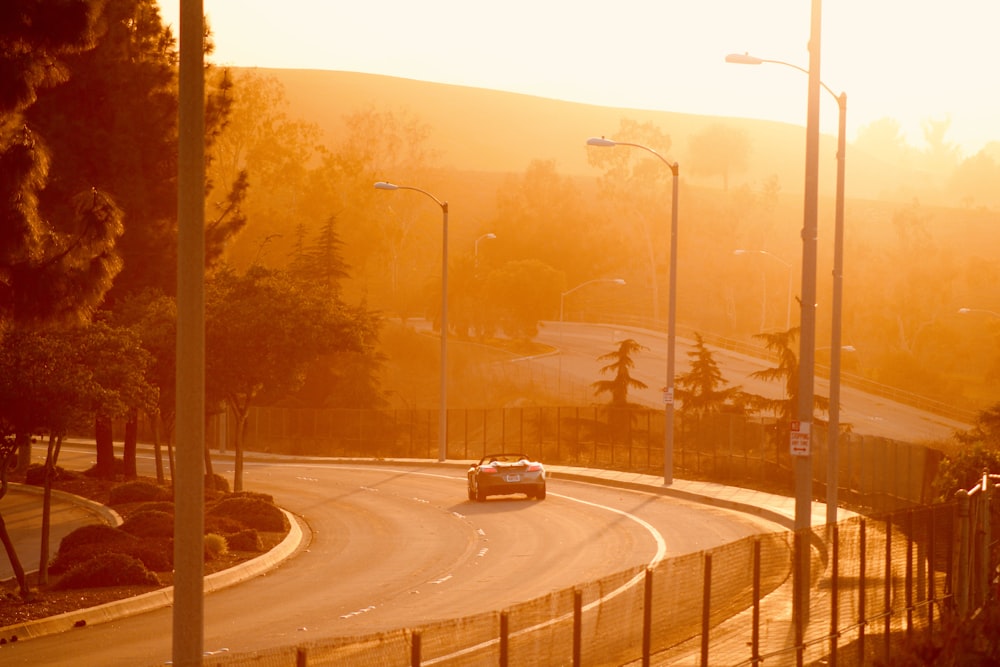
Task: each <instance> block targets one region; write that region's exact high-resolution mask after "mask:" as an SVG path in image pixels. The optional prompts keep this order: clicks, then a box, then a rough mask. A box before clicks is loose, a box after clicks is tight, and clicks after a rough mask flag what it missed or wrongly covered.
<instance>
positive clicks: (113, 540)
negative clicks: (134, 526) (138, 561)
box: [59, 523, 136, 554]
mask: <svg viewBox="0 0 1000 667" xmlns="http://www.w3.org/2000/svg"><path fill="white" fill-rule="evenodd" d="M135 541H136V538H135V537H134V536H132V535H129V534H128V533H124V532H122V531H120V530H118V529H117V528H112V527H111V526H108V525H106V524H103V523H95V524H89V525H86V526H80V527H79V528H77V529H76V530H74V531H73V532H71V533H70V534H69V535H67V536H66V537H64V538H62V541H61V542H60V543H59V553H60V554H61V553H63V552H69V551H72V550H74V549H76V548H78V547H81V546H83V545H87V544H97V545H104V546H107V545H109V544H119V543H132V542H135Z"/></svg>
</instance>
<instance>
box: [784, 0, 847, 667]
mask: <svg viewBox="0 0 1000 667" xmlns="http://www.w3.org/2000/svg"><path fill="white" fill-rule="evenodd" d="M822 23H823V2H822V0H811V2H810V16H809V41H808V42H807V48H808V51H809V68H808V69H807V70H804V71H805V72H806V73H807V74H808V76H809V84H808V86H807V89H806V90H807V94H806V163H805V192H804V196H803V198H802V199H803V202H802V203H803V206H802V209H803V210H802V292H801V298H802V308H801V316H800V319H799V322H800V333H799V374H798V380H799V397H798V399H799V400H798V402H797V405H796V415H797V417H798V420H797V421H795V422H793V423H792V424H791V425H790V426H791V429H790V430H789V453H790V454H791V455H792V459H793V460H794V463H793V468H794V471H795V472H794V477H795V549H794V552H795V555H794V560H795V576H794V577H793V578H792V579H793V580H792V589H793V593H792V598H793V599H792V617H793V618H794V619H795V620H794V626H795V643H796V645H797V646H799V647H800V649H799V652H798V655H797V662H798V664H802V660H803V654H802V648H801V647H802V646H803V643H802V640H803V637H804V636H805V627H806V625H807V624H808V622H809V570H810V564H809V539H808V533H809V531H810V529H811V527H812V419H813V402H814V399H815V387H814V383H815V381H816V349H815V348H816V238H817V236H818V235H819V232H818V224H817V219H818V209H819V206H818V204H819V91H820V80H819V68H820V53H821V48H820V47H821V44H820V42H821V36H822ZM839 340H840V338H839V335H838V336H837V341H835V344H836V345H838V347H839ZM831 402H832V401H831ZM831 417H832V415H831ZM830 421H831V423H832V422H833V419H832V418H831V420H830ZM830 458H831V459H832V458H833V457H832V453H831V457H830ZM827 470H829V468H827ZM831 482H832V480H827V488H829V487H830V486H831ZM833 486H836V484H833ZM828 511H829V507H828Z"/></svg>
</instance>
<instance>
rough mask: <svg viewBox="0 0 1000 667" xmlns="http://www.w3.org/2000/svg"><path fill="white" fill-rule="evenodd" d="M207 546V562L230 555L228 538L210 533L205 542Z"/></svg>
mask: <svg viewBox="0 0 1000 667" xmlns="http://www.w3.org/2000/svg"><path fill="white" fill-rule="evenodd" d="M203 544H204V545H205V560H215V559H216V558H221V557H222V556H225V555H226V554H227V553H229V543H228V542H226V538H224V537H223V536H222V535H217V534H216V533H209V534H208V535H206V536H205V539H204V541H203Z"/></svg>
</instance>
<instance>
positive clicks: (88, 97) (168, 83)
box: [27, 0, 246, 299]
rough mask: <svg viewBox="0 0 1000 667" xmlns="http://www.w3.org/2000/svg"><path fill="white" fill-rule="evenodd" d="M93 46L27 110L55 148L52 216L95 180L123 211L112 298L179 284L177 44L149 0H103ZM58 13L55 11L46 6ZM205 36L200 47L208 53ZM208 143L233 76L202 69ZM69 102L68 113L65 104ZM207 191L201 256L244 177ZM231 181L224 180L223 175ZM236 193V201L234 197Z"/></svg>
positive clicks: (235, 210)
mask: <svg viewBox="0 0 1000 667" xmlns="http://www.w3.org/2000/svg"><path fill="white" fill-rule="evenodd" d="M98 6H99V7H100V9H101V12H100V15H99V25H100V27H101V30H100V32H99V34H98V35H97V38H96V40H95V47H94V48H92V49H90V50H87V51H81V52H78V53H73V54H70V55H68V56H66V57H65V58H64V61H65V66H66V71H67V72H69V79H68V81H66V82H65V83H63V84H62V85H60V86H57V87H53V88H51V89H48V90H46V91H44V92H43V93H42V94H40V95H39V97H38V102H37V103H36V104H34V105H33V106H32V107H31V108H30V109H29V110H28V111H27V120H28V122H29V124H30V126H31V127H33V128H37V131H38V132H39V133H40V134H42V135H43V136H44V137H45V139H46V141H47V142H48V145H49V146H50V147H51V151H52V167H51V181H50V184H49V187H48V188H47V189H46V191H45V193H44V196H43V197H42V198H41V207H42V210H43V211H44V212H45V214H46V215H47V216H49V217H53V218H59V217H63V218H64V217H66V216H65V214H64V213H63V211H65V209H66V208H67V204H66V202H67V201H68V199H69V195H71V194H74V193H77V192H80V191H84V190H86V191H89V190H90V189H91V188H92V187H96V188H98V189H100V190H103V191H106V192H108V193H109V194H110V196H111V197H113V198H114V200H115V202H116V203H117V204H118V206H119V207H120V208H121V210H122V211H123V212H124V216H125V226H124V234H123V236H122V238H121V241H120V243H119V250H120V252H121V253H122V256H123V257H124V260H125V263H124V267H123V269H122V273H121V275H119V276H118V278H117V279H116V281H115V285H114V289H113V291H112V297H113V299H117V298H119V297H120V296H123V295H125V294H127V293H129V292H132V291H141V290H142V289H145V288H147V287H154V288H157V289H159V290H160V291H162V292H164V293H166V294H172V293H173V291H174V290H175V289H176V277H175V276H176V265H177V262H176V242H175V236H176V226H177V109H178V102H177V95H178V91H177V62H178V56H177V48H176V40H175V38H174V35H173V33H172V31H171V30H170V28H169V27H167V26H164V25H163V22H162V19H161V16H160V12H159V8H158V5H157V3H156V1H155V0H105V1H104V2H101V3H98ZM51 13H53V14H56V13H57V12H51ZM211 48H212V46H211V40H210V38H208V39H206V49H207V51H208V52H209V53H210V52H211ZM206 81H207V89H208V99H207V103H206V109H207V110H206V148H207V150H208V152H209V156H211V155H212V149H213V146H214V142H215V140H216V138H217V136H218V133H219V131H220V129H221V127H222V125H223V124H224V123H225V120H226V116H227V114H228V110H229V108H230V105H231V103H232V94H231V82H230V81H229V80H228V79H227V78H226V77H225V76H223V75H222V74H220V73H218V72H217V71H215V70H214V69H213V68H211V67H209V69H208V70H207V72H206ZM67 109H72V110H73V113H67V112H66V110H67ZM233 183H234V187H233V188H232V189H231V190H230V191H228V192H227V193H226V194H223V195H221V196H220V195H216V196H213V194H212V192H213V188H214V184H211V183H209V184H207V198H208V199H209V200H213V199H218V200H221V205H220V206H215V203H214V202H213V203H212V206H211V208H210V210H209V215H208V216H207V220H208V224H207V227H208V229H207V233H206V241H207V245H206V259H207V261H209V262H211V261H214V260H215V259H217V258H218V257H219V255H220V254H221V247H222V245H223V244H224V243H225V241H226V239H227V238H229V237H230V236H232V234H233V233H234V229H233V227H232V226H231V225H235V226H236V228H237V229H238V228H239V227H240V226H241V225H242V221H241V219H240V215H239V205H238V202H239V198H240V197H242V196H243V195H244V194H245V188H246V181H245V179H244V180H242V181H240V180H239V179H236V178H234V181H233ZM226 186H227V187H228V186H229V184H226ZM233 196H235V197H236V198H237V201H236V202H235V203H234V202H233V201H232V199H231V198H232V197H233Z"/></svg>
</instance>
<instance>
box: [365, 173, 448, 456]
mask: <svg viewBox="0 0 1000 667" xmlns="http://www.w3.org/2000/svg"><path fill="white" fill-rule="evenodd" d="M375 189H376V190H413V191H414V192H419V193H420V194H423V195H426V196H427V197H430V198H431V199H433V200H434V203H435V204H437V205H438V206H440V207H441V215H442V218H443V219H442V223H441V370H440V373H441V407H440V416H439V417H438V421H439V425H438V461H444V460H445V459H447V458H448V375H447V373H448V202H446V201H441V200H440V199H438V198H437V197H435V196H434V195H432V194H431V193H429V192H427V191H426V190H421V189H420V188H414V187H411V186H408V185H396V184H395V183H389V182H386V181H379V182H377V183H376V184H375Z"/></svg>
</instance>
